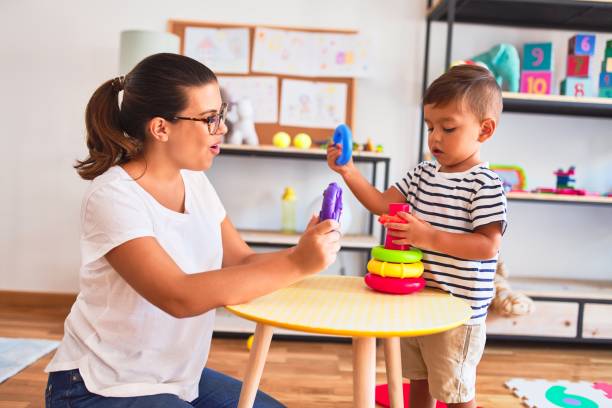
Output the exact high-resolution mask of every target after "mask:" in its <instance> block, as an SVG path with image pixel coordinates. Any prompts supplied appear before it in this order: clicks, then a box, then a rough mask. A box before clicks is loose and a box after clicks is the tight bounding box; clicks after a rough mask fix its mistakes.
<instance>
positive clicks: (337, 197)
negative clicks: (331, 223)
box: [319, 183, 342, 222]
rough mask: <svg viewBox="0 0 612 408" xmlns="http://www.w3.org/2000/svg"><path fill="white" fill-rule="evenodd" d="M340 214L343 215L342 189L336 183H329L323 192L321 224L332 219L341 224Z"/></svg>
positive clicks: (320, 213)
mask: <svg viewBox="0 0 612 408" xmlns="http://www.w3.org/2000/svg"><path fill="white" fill-rule="evenodd" d="M340 214H342V189H341V188H340V187H338V185H337V184H336V183H329V185H328V186H327V188H326V189H325V191H324V192H323V204H322V205H321V211H320V212H319V222H321V221H324V220H330V219H332V220H335V221H337V222H340Z"/></svg>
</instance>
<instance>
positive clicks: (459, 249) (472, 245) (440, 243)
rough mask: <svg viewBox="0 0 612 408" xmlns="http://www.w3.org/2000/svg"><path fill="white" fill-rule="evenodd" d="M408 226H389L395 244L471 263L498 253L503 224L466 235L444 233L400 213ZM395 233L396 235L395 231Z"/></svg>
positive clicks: (478, 229)
mask: <svg viewBox="0 0 612 408" xmlns="http://www.w3.org/2000/svg"><path fill="white" fill-rule="evenodd" d="M397 215H398V216H399V217H401V218H403V219H404V220H406V224H399V223H388V224H386V225H385V227H386V228H388V230H387V233H388V234H390V235H391V236H393V237H397V240H395V241H393V243H395V244H399V245H402V244H408V245H414V246H416V247H417V248H421V249H425V250H429V251H434V252H440V253H443V254H447V255H450V256H454V257H457V258H462V259H470V260H482V259H490V258H493V257H494V256H495V255H496V254H497V252H498V251H499V247H500V244H501V236H502V222H501V221H496V222H492V223H490V224H486V225H482V226H480V227H478V228H476V229H475V230H474V232H469V233H465V234H460V233H456V232H447V231H441V230H438V229H436V228H434V227H432V226H431V224H429V223H428V222H427V221H424V220H422V219H420V218H418V217H415V216H414V215H412V214H409V213H405V212H398V213H397ZM393 230H395V231H393Z"/></svg>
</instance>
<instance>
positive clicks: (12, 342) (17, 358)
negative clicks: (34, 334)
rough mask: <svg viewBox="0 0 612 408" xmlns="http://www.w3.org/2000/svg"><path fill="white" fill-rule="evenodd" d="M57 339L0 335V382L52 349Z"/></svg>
mask: <svg viewBox="0 0 612 408" xmlns="http://www.w3.org/2000/svg"><path fill="white" fill-rule="evenodd" d="M58 345H59V341H54V340H38V339H14V338H7V337H0V383H1V382H3V381H5V380H6V379H7V378H10V377H12V376H14V375H15V374H17V373H18V372H19V371H21V370H23V369H24V368H26V367H27V366H29V365H30V364H32V363H33V362H35V361H36V360H38V359H39V358H41V357H42V356H44V355H45V354H47V353H49V352H50V351H53V350H55V349H56V348H57V346H58Z"/></svg>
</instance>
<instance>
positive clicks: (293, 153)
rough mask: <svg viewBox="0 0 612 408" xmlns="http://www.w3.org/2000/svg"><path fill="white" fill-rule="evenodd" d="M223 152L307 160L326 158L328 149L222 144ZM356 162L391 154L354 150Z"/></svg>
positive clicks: (378, 159) (383, 159)
mask: <svg viewBox="0 0 612 408" xmlns="http://www.w3.org/2000/svg"><path fill="white" fill-rule="evenodd" d="M221 154H222V155H226V156H251V157H280V158H294V159H307V160H326V157H327V151H326V150H325V149H320V148H311V149H298V148H297V147H276V146H272V145H259V146H247V145H231V144H222V145H221ZM352 157H353V161H355V162H369V163H378V162H384V163H389V161H391V156H389V155H388V154H385V153H376V152H363V151H356V152H355V151H354V152H353V154H352Z"/></svg>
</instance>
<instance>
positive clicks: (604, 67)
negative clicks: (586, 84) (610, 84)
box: [601, 57, 612, 73]
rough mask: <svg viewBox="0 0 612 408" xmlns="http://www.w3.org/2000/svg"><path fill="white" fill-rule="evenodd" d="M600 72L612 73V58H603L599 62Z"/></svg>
mask: <svg viewBox="0 0 612 408" xmlns="http://www.w3.org/2000/svg"><path fill="white" fill-rule="evenodd" d="M601 72H607V73H612V57H608V58H604V60H603V61H602V62H601Z"/></svg>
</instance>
